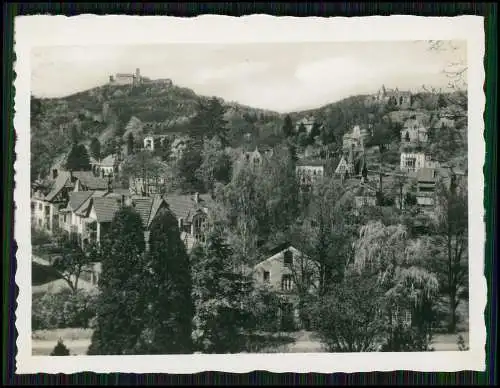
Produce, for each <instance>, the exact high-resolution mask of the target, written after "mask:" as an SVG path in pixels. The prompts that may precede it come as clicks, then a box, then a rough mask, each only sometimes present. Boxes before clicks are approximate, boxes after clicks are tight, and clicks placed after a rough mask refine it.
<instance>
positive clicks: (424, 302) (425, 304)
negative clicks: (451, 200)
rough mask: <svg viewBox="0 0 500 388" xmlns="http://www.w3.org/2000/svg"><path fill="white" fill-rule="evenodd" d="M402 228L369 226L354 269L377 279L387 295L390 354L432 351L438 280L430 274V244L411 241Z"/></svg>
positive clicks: (385, 312) (384, 305)
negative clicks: (391, 352)
mask: <svg viewBox="0 0 500 388" xmlns="http://www.w3.org/2000/svg"><path fill="white" fill-rule="evenodd" d="M408 237H409V236H408V231H407V230H406V228H405V227H404V226H403V225H389V226H384V225H383V224H382V223H381V222H379V221H377V222H369V223H368V224H366V225H364V226H363V227H361V228H360V234H359V238H358V240H357V241H356V243H355V252H356V253H355V257H354V265H353V270H355V271H356V272H358V273H360V274H363V273H366V274H369V275H372V276H373V275H375V278H376V283H377V284H378V286H379V288H380V289H381V291H382V292H383V295H384V297H383V298H382V304H381V314H383V315H384V319H385V321H386V325H385V327H386V330H387V333H386V343H385V344H384V347H383V349H384V350H387V351H411V350H417V351H418V350H428V349H429V344H430V340H431V325H432V321H433V306H434V303H435V298H436V296H437V293H438V289H439V283H438V280H437V277H436V276H435V275H434V274H433V273H431V272H429V271H428V270H427V269H426V258H427V252H429V250H428V249H427V248H428V246H427V243H426V242H424V240H409V238H408Z"/></svg>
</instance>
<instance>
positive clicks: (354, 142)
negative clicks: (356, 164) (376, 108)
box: [342, 125, 370, 150]
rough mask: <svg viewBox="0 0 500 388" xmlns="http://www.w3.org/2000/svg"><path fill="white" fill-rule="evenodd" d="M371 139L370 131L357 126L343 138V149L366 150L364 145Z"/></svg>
mask: <svg viewBox="0 0 500 388" xmlns="http://www.w3.org/2000/svg"><path fill="white" fill-rule="evenodd" d="M369 137H370V131H369V130H368V129H366V128H361V127H360V126H359V125H355V126H354V127H353V128H352V129H351V131H349V132H347V133H345V134H344V136H343V138H342V148H343V149H344V150H351V149H354V150H358V149H364V144H365V143H366V141H367V139H368V138H369Z"/></svg>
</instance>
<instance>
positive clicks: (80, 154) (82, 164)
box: [66, 143, 90, 171]
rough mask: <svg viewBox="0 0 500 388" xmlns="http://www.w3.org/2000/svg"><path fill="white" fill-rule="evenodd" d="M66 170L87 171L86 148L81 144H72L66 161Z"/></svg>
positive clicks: (88, 168) (88, 167) (88, 165)
mask: <svg viewBox="0 0 500 388" xmlns="http://www.w3.org/2000/svg"><path fill="white" fill-rule="evenodd" d="M66 169H67V170H69V171H89V170H90V158H89V154H88V152H87V148H86V147H85V146H84V145H83V144H76V143H75V144H73V147H72V148H71V151H70V153H69V155H68V159H67V160H66Z"/></svg>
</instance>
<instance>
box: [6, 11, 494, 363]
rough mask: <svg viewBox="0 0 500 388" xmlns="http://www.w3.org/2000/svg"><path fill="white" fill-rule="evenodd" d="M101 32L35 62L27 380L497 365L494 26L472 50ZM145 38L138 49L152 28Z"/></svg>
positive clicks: (48, 47) (27, 67)
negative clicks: (343, 366)
mask: <svg viewBox="0 0 500 388" xmlns="http://www.w3.org/2000/svg"><path fill="white" fill-rule="evenodd" d="M47 17H48V18H51V17H50V16H47ZM42 18H43V17H42ZM215 18H217V17H215ZM71 19H73V18H66V19H62V20H60V22H59V23H60V24H58V23H57V22H55V24H54V27H52V28H53V29H52V30H51V29H49V30H48V31H47V35H48V36H49V35H51V34H52V35H54V34H55V33H56V31H58V32H59V33H61V32H62V31H65V30H64V29H63V27H64V28H66V29H68V30H69V29H70V28H71V27H70V26H71ZM95 19H96V20H95V22H96V31H94V33H95V35H92V34H90V32H89V36H90V37H82V38H74V44H71V38H70V37H66V38H61V37H57V38H54V37H52V38H51V39H52V41H51V40H50V39H48V40H47V42H46V43H43V44H42V43H40V44H39V45H37V44H36V39H34V43H30V44H29V49H26V50H25V51H24V52H25V54H24V55H21V56H18V58H22V59H25V60H26V62H27V63H26V64H24V65H23V64H21V65H19V71H24V72H23V76H22V77H23V80H24V81H19V80H18V82H19V85H20V87H22V86H23V85H25V86H26V90H25V91H24V92H23V95H22V98H23V102H22V106H23V107H26V110H25V111H23V119H22V120H20V121H18V124H17V125H16V131H17V132H18V134H17V136H18V138H19V137H21V136H22V137H23V139H25V140H21V142H22V144H25V145H26V148H23V149H22V150H21V148H19V147H21V146H20V145H19V144H18V145H17V148H16V150H17V151H16V152H17V153H18V155H19V154H20V153H24V154H25V155H26V156H24V157H21V158H19V157H18V161H17V163H23V161H25V163H26V165H25V166H26V167H25V168H24V169H23V172H22V174H23V175H22V181H21V182H19V181H18V182H17V184H16V190H18V194H16V195H17V197H16V204H17V203H18V202H19V201H21V200H22V201H25V202H24V205H23V207H22V209H24V210H22V215H18V216H17V218H19V217H26V219H24V221H23V227H22V229H20V226H18V227H17V232H20V233H22V234H23V236H24V238H26V239H28V240H29V241H27V242H26V246H25V249H24V248H22V247H21V244H20V241H21V240H19V236H16V239H17V241H18V244H20V250H19V252H18V254H17V260H18V262H21V261H22V262H23V264H22V266H21V265H19V264H18V274H17V278H16V279H17V282H18V285H19V287H20V288H21V285H20V281H21V280H20V279H21V275H20V272H21V270H22V269H23V268H24V269H26V274H27V275H22V276H23V279H27V280H26V282H28V283H29V284H26V285H25V287H26V288H24V289H23V291H22V292H23V294H22V295H24V296H20V298H21V299H22V300H26V301H28V302H29V303H28V302H26V303H27V307H25V308H24V309H22V308H21V307H19V308H21V310H22V311H21V312H20V310H19V309H18V311H17V317H18V324H20V323H19V321H20V320H22V321H23V322H24V323H22V324H23V325H25V327H27V328H28V329H27V330H28V334H27V337H26V338H24V337H23V338H24V339H21V334H20V341H21V342H23V341H24V342H23V343H26V344H27V345H26V347H25V348H23V349H27V351H26V353H29V354H26V353H23V354H24V355H25V356H27V357H28V358H29V362H28V364H29V369H30V370H34V369H37V368H38V367H37V361H36V360H40V363H39V364H38V365H42V364H43V365H45V366H47V365H52V366H51V368H53V369H54V370H55V369H57V366H56V365H58V364H60V365H70V364H71V365H73V364H72V363H75V365H74V366H72V368H76V369H73V370H75V371H76V370H80V369H78V368H80V367H83V365H87V364H84V363H83V362H82V363H80V364H77V361H72V360H83V359H85V360H88V359H93V358H95V357H96V356H99V357H98V359H99V360H100V361H99V363H94V364H93V365H96V364H101V365H100V367H101V368H103V367H104V364H105V360H106V359H107V357H101V356H110V357H111V356H115V357H113V359H114V360H115V362H114V365H116V364H118V365H119V364H120V361H118V360H120V358H123V360H125V359H127V357H128V356H169V357H171V359H172V358H173V357H178V359H179V360H183V361H178V362H179V363H180V362H182V363H188V364H189V362H190V361H188V360H189V358H185V357H205V358H203V360H206V359H208V357H211V356H215V355H219V356H220V355H223V356H224V358H223V359H220V364H219V365H224V364H225V363H226V361H223V360H233V359H234V360H244V358H238V357H241V356H251V357H257V358H256V359H259V358H258V357H259V356H266V357H272V356H273V355H274V356H278V355H280V356H283V354H292V355H301V356H302V357H306V356H307V354H311V356H312V354H314V357H316V358H317V359H318V360H320V359H322V357H328V355H332V354H333V355H336V356H338V357H343V356H342V355H346V356H347V355H349V357H351V358H349V360H351V361H350V362H351V363H352V364H356V362H357V361H355V360H356V358H352V357H354V356H356V355H362V354H363V355H364V357H366V355H369V356H371V355H373V357H377V359H379V358H380V360H382V359H383V358H384V357H388V356H389V355H390V354H392V356H391V357H392V360H397V359H398V358H400V357H403V358H404V357H406V356H407V357H413V358H411V360H415V365H416V366H417V364H418V362H425V361H421V360H420V361H418V358H422V357H424V358H426V357H428V356H427V355H423V356H422V354H423V352H424V353H426V354H428V355H429V356H431V357H436V358H434V360H437V359H438V358H437V357H441V358H448V357H450V358H451V359H453V357H457V360H458V359H459V358H460V357H462V360H466V359H467V358H463V357H465V355H467V354H470V356H469V359H468V360H469V361H467V362H470V363H471V365H475V364H476V365H477V363H478V362H479V361H478V360H477V359H479V360H480V359H481V356H483V357H484V340H485V338H483V337H482V336H483V335H484V336H485V334H483V330H484V327H483V326H484V317H483V316H482V315H481V311H482V309H484V306H483V304H485V298H486V296H485V295H486V294H485V293H486V290H485V289H482V288H481V287H482V286H483V285H482V283H481V281H482V280H483V274H482V270H481V268H482V262H483V255H484V253H483V249H484V248H483V247H482V246H479V245H481V244H483V243H484V230H483V229H484V226H483V224H482V223H483V221H482V219H481V214H482V211H483V198H482V191H479V190H482V185H483V183H482V182H483V181H482V179H483V177H482V165H483V161H484V145H483V144H482V142H483V141H484V140H483V138H482V131H483V130H484V126H481V127H478V125H484V124H483V118H482V112H483V110H484V96H483V95H482V94H481V93H482V82H483V80H484V73H482V72H483V69H482V68H481V67H482V57H480V56H477V53H478V52H479V53H483V52H484V47H482V46H481V45H483V46H484V42H483V39H484V38H483V36H482V31H481V29H479V30H478V29H477V28H475V27H476V26H477V25H479V26H481V22H479V23H477V22H476V18H475V17H472V20H470V21H471V23H470V25H471V31H472V30H473V31H474V34H471V35H470V36H472V37H473V38H474V39H476V45H474V44H471V39H472V38H470V37H469V38H468V37H467V35H465V34H464V31H463V28H461V27H460V25H461V26H463V25H464V23H465V22H464V21H462V22H461V23H462V24H460V23H459V22H457V24H456V25H457V27H455V28H454V29H452V28H451V27H449V28H448V29H449V30H450V31H452V32H453V31H458V32H461V35H460V34H458V33H456V34H455V36H453V35H452V32H449V31H448V32H447V30H446V28H445V29H444V32H443V33H442V35H441V36H440V35H439V28H441V27H439V26H440V24H439V23H437V22H436V23H435V24H434V25H435V26H436V27H435V28H434V30H435V31H438V32H436V33H435V34H434V35H432V34H431V33H430V32H429V33H427V34H425V33H424V32H422V30H423V29H422V28H418V27H415V29H412V28H411V23H409V24H407V30H408V31H407V33H406V35H405V34H404V33H403V34H401V36H398V34H394V33H393V32H394V30H395V28H396V27H395V26H400V25H401V22H400V23H399V24H397V23H393V27H391V24H390V23H389V19H392V18H387V19H388V22H387V31H384V30H383V29H381V28H378V30H377V28H375V27H374V31H379V32H380V34H381V37H380V38H379V37H377V35H376V34H375V35H373V36H372V37H370V36H369V35H367V33H366V31H364V36H365V39H362V38H361V37H362V35H361V33H358V35H357V36H356V37H354V38H353V39H352V40H346V39H340V38H339V37H333V38H332V39H331V40H328V39H326V40H325V38H324V37H323V39H322V40H316V41H315V40H299V39H297V40H296V41H294V40H293V38H290V40H285V39H282V40H281V41H280V40H279V39H277V40H275V41H273V40H271V39H270V40H268V41H264V40H263V41H258V40H257V39H255V40H254V41H251V40H248V41H247V40H245V39H242V41H241V42H238V41H237V40H236V38H235V37H233V39H232V40H223V39H220V40H217V39H215V38H213V37H212V36H210V34H209V36H207V40H206V41H202V39H199V41H190V42H182V41H181V42H175V40H174V39H173V38H172V40H171V41H165V42H163V43H162V42H159V41H155V40H152V41H151V42H148V41H147V40H146V39H144V40H143V41H142V42H141V41H140V40H139V38H137V36H136V37H135V38H136V39H131V40H130V42H127V41H126V38H125V37H124V36H122V37H121V38H122V40H121V41H118V37H117V36H118V35H117V34H116V35H111V37H103V39H102V40H101V41H97V40H94V41H92V39H91V37H92V36H96V39H97V35H96V34H97V32H98V31H99V28H101V25H99V23H101V24H102V21H101V22H100V21H99V17H95ZM120 19H122V17H118V18H115V19H110V20H115V22H113V23H116V24H117V25H118V21H119V20H120ZM139 19H140V17H139ZM226 19H238V18H226ZM269 19H270V20H267V22H266V23H267V24H266V25H268V26H270V25H272V24H273V22H272V18H269ZM360 19H365V18H360ZM410 19H411V20H413V21H415V23H417V21H418V20H421V19H426V18H418V17H410ZM438 19H439V18H438ZM444 19H446V18H444ZM479 19H480V20H481V18H479ZM128 20H130V19H128ZM165 20H168V18H166V19H165ZM200 20H201V19H200ZM214 20H217V19H214ZM249 20H250V19H249ZM251 20H253V22H252V23H253V25H254V26H258V20H259V19H258V17H256V18H255V19H253V18H252V19H251ZM393 20H394V19H393ZM465 20H467V19H465ZM83 21H85V19H83V20H82V24H79V25H78V24H76V21H75V24H74V26H75V28H77V27H78V28H79V31H80V33H81V34H82V35H84V34H86V32H85V31H90V28H87V29H84V27H83V26H84V25H85V24H84V23H83ZM91 21H92V19H89V18H88V17H87V19H86V22H87V23H88V24H89V26H90V25H91V23H90V22H91ZM126 21H127V17H123V27H122V30H123V31H125V27H124V26H125V25H127V23H126ZM39 23H40V22H39ZM165 23H166V22H165ZM191 23H192V25H195V22H194V21H191ZM281 23H283V22H281ZM289 23H290V28H293V27H292V26H293V18H292V20H291V21H290V22H289ZM337 23H340V22H337ZM367 23H368V21H367ZM27 24H28V23H27V21H26V24H25V27H26V26H27ZM132 24H133V23H130V24H129V25H130V28H131V30H130V32H129V34H130V36H132V34H133V31H135V30H134V28H135V29H136V30H140V31H142V30H141V29H143V28H147V23H146V22H145V23H143V24H140V26H141V27H139V24H137V25H134V26H132ZM167 24H168V23H167ZM226 24H227V25H228V27H221V30H224V31H226V32H227V31H230V30H231V28H232V27H230V25H231V23H229V22H228V23H226ZM372 24H373V23H372ZM451 24H453V23H451ZM207 25H208V24H207V22H205V24H203V23H201V22H200V24H199V29H198V30H197V36H198V37H203V35H204V34H205V33H206V28H207V27H206V26H207ZM236 25H237V24H235V26H236ZM280 25H281V24H280ZM310 25H314V23H310ZM377 25H378V26H381V25H382V24H380V22H379V23H378V24H377ZM417 25H418V23H417ZM221 26H224V23H221ZM248 28H249V27H247V29H248ZM257 28H258V27H257ZM297 28H300V25H299V24H297ZM343 28H344V29H343V31H344V36H349V34H348V32H349V31H352V30H353V25H352V24H351V25H348V24H347V23H346V25H345V27H343ZM25 29H26V28H25ZM26 30H27V29H26ZM152 30H153V31H154V30H155V29H154V28H152ZM180 30H182V28H181V29H180ZM186 30H187V28H186ZM263 30H265V29H264V28H263ZM275 30H279V26H278V24H276V28H275ZM477 30H478V31H477ZM33 31H40V29H37V28H34V29H33ZM190 31H194V27H193V28H192V29H191V30H190ZM238 31H239V30H238V28H236V29H235V30H234V33H235V34H237V33H238ZM242 31H243V27H242ZM245 31H246V30H245ZM412 31H413V38H412V35H411V32H412ZM221 33H222V32H220V34H221ZM419 33H420V35H419ZM281 34H282V35H283V34H285V32H281ZM391 34H392V36H393V37H394V39H390V38H389V37H390V36H391ZM62 35H64V34H62ZM139 35H140V33H139ZM179 35H180V32H179V33H177V36H179ZM213 36H215V35H213ZM344 36H342V37H344ZM406 36H407V38H406ZM478 36H479V38H478ZM23 37H24V39H27V35H26V33H25V35H22V36H20V38H23ZM113 37H115V40H114V41H113ZM375 37H376V39H375ZM39 39H42V38H39ZM166 39H168V37H167V38H166ZM21 42H22V39H21ZM40 42H42V40H40ZM477 42H479V43H477ZM477 46H481V47H480V49H479V50H478V48H477ZM481 50H482V51H481ZM471 58H472V59H471ZM18 60H19V59H18ZM472 62H473V64H472ZM478 64H479V65H478ZM16 71H18V70H17V69H16ZM19 71H18V78H19ZM474 72H475V73H474ZM21 83H22V84H21ZM17 88H18V86H16V89H17ZM17 90H20V89H17ZM472 92H473V93H476V94H477V93H480V95H479V97H478V98H477V99H474V98H473V97H472V96H471V93H472ZM17 94H18V93H17ZM16 98H21V97H20V96H19V95H18V96H17V97H16ZM481 104H482V105H481ZM472 110H474V112H473V113H471V111H472ZM16 115H19V111H18V110H17V109H16ZM472 115H474V117H475V119H473V120H472V119H471V116H472ZM21 123H22V124H21ZM473 131H475V132H474V134H473V133H472V132H473ZM21 132H22V133H23V134H22V135H20V133H21ZM471 142H472V143H471ZM474 147H477V148H474ZM474 159H475V160H474ZM18 166H19V164H18ZM16 171H17V175H19V171H20V168H19V167H17V168H16ZM469 177H470V179H471V181H469ZM28 183H29V188H28V186H27V185H28ZM25 184H26V186H25ZM20 185H21V186H20ZM480 186H481V187H480ZM471 190H476V191H471ZM20 191H22V194H19V192H20ZM28 192H29V199H28V198H27V197H28ZM21 196H22V199H21ZM28 201H29V202H28ZM27 203H29V204H30V210H27ZM18 207H19V205H18ZM473 209H474V210H475V211H473ZM478 209H479V211H478ZM28 212H29V214H30V228H28V225H27V224H28V221H27V218H28ZM17 222H19V219H18V220H17ZM477 225H479V227H477ZM472 230H474V231H476V232H477V233H479V234H478V235H476V237H471V231H472ZM23 252H24V253H26V256H25V255H24V253H23ZM21 255H22V257H21ZM471 263H473V265H471ZM474 267H477V268H476V269H473V268H474ZM471 271H475V272H474V273H471ZM28 275H29V276H28ZM478 279H479V281H478ZM23 281H24V280H23ZM474 284H477V285H474ZM474 287H475V288H474ZM483 293H484V295H483ZM20 295H21V293H20ZM476 295H479V296H476ZM483 298H484V300H483ZM21 299H19V300H21ZM19 300H18V303H19V304H20V305H21V303H20V302H19ZM476 304H477V305H476ZM478 309H479V310H478ZM478 311H479V312H480V313H479V314H477V312H478ZM24 313H26V315H25V316H24V315H21V314H24ZM472 316H474V318H472ZM21 317H22V318H21ZM472 320H475V322H476V324H475V326H474V325H473V324H472ZM478 325H479V326H478ZM18 330H21V329H18ZM481 341H483V342H481ZM21 342H19V343H21ZM395 353H396V354H395ZM439 354H441V356H439ZM473 355H474V356H473ZM477 355H479V357H477ZM55 356H75V357H59V358H57V357H55ZM183 357H184V358H183ZM474 358H476V361H474V360H473V359H474ZM110 359H111V358H110ZM135 359H138V358H135ZM197 359H198V358H197ZM214 359H215V358H214ZM145 360H147V358H146V359H145ZM158 360H160V359H158ZM199 360H201V358H199ZM261 360H262V361H260V362H261V364H260V365H261V366H260V369H266V366H269V367H270V366H271V365H270V364H272V362H271V361H265V360H266V359H264V358H262V359H261ZM269 360H279V359H278V358H272V359H271V358H269ZM297 360H298V359H296V361H294V362H295V363H297V362H301V361H297ZM324 360H325V361H324V363H325V364H328V362H329V363H331V362H332V361H327V360H328V358H324ZM346 360H347V359H346ZM363 360H364V361H363V363H364V364H365V367H366V368H369V367H370V365H369V364H370V361H369V360H371V359H369V358H364V359H363ZM408 360H410V358H408ZM429 360H430V358H429V359H428V361H427V363H426V365H428V366H429V365H430V367H431V368H432V367H433V366H432V363H430V362H429ZM85 362H86V361H85ZM236 362H237V361H234V363H236ZM239 362H240V363H242V368H245V367H249V366H250V365H251V364H247V365H245V361H239ZM276 362H278V361H276ZM483 362H484V360H483ZM19 363H20V361H19V359H18V364H19ZM103 363H104V364H103ZM134 363H135V362H132V361H131V360H129V361H128V365H133V364H134ZM144 363H145V364H147V361H144ZM311 363H312V361H309V364H311ZM358 363H359V362H358ZM464 363H466V361H460V362H459V361H457V364H456V365H457V367H459V368H460V367H461V366H463V365H465V364H464ZM199 365H203V362H202V361H199ZM318 365H319V364H318ZM384 365H386V366H385V368H388V370H391V369H390V368H391V367H390V365H389V364H384ZM449 365H451V366H448V367H447V368H452V369H453V365H452V364H451V361H449ZM164 366H165V365H164ZM330 366H331V365H330ZM185 367H186V368H188V366H187V365H185ZM436 367H437V366H436ZM27 368H28V367H27ZM134 368H135V366H134ZM221 368H222V367H221ZM295 368H300V365H296V366H295ZM352 368H354V369H352V370H353V371H360V370H361V369H359V368H358V369H356V368H357V366H356V365H354V366H353V367H352ZM407 369H410V368H407ZM462 369H463V368H462ZM84 370H90V368H89V367H87V368H86V369H84ZM101 370H102V369H101ZM219 370H222V369H219ZM431 370H432V369H431ZM436 370H437V369H436ZM37 371H42V370H37ZM110 371H111V370H110ZM129 371H130V372H132V371H136V370H135V369H134V370H129ZM137 371H139V370H137ZM290 371H293V370H290Z"/></svg>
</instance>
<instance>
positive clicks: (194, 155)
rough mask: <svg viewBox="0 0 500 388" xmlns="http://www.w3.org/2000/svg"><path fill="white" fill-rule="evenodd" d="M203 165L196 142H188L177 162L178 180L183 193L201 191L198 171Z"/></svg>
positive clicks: (201, 183)
mask: <svg viewBox="0 0 500 388" xmlns="http://www.w3.org/2000/svg"><path fill="white" fill-rule="evenodd" d="M202 163H203V157H202V154H201V150H200V149H199V145H198V141H196V140H194V141H191V142H189V144H188V146H187V148H186V150H185V151H184V152H183V153H182V156H181V158H180V159H179V161H178V162H177V169H178V172H179V178H180V180H181V187H182V189H183V191H185V192H190V191H202V190H203V182H202V181H201V180H200V177H199V174H197V171H198V169H199V168H200V167H201V165H202Z"/></svg>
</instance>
